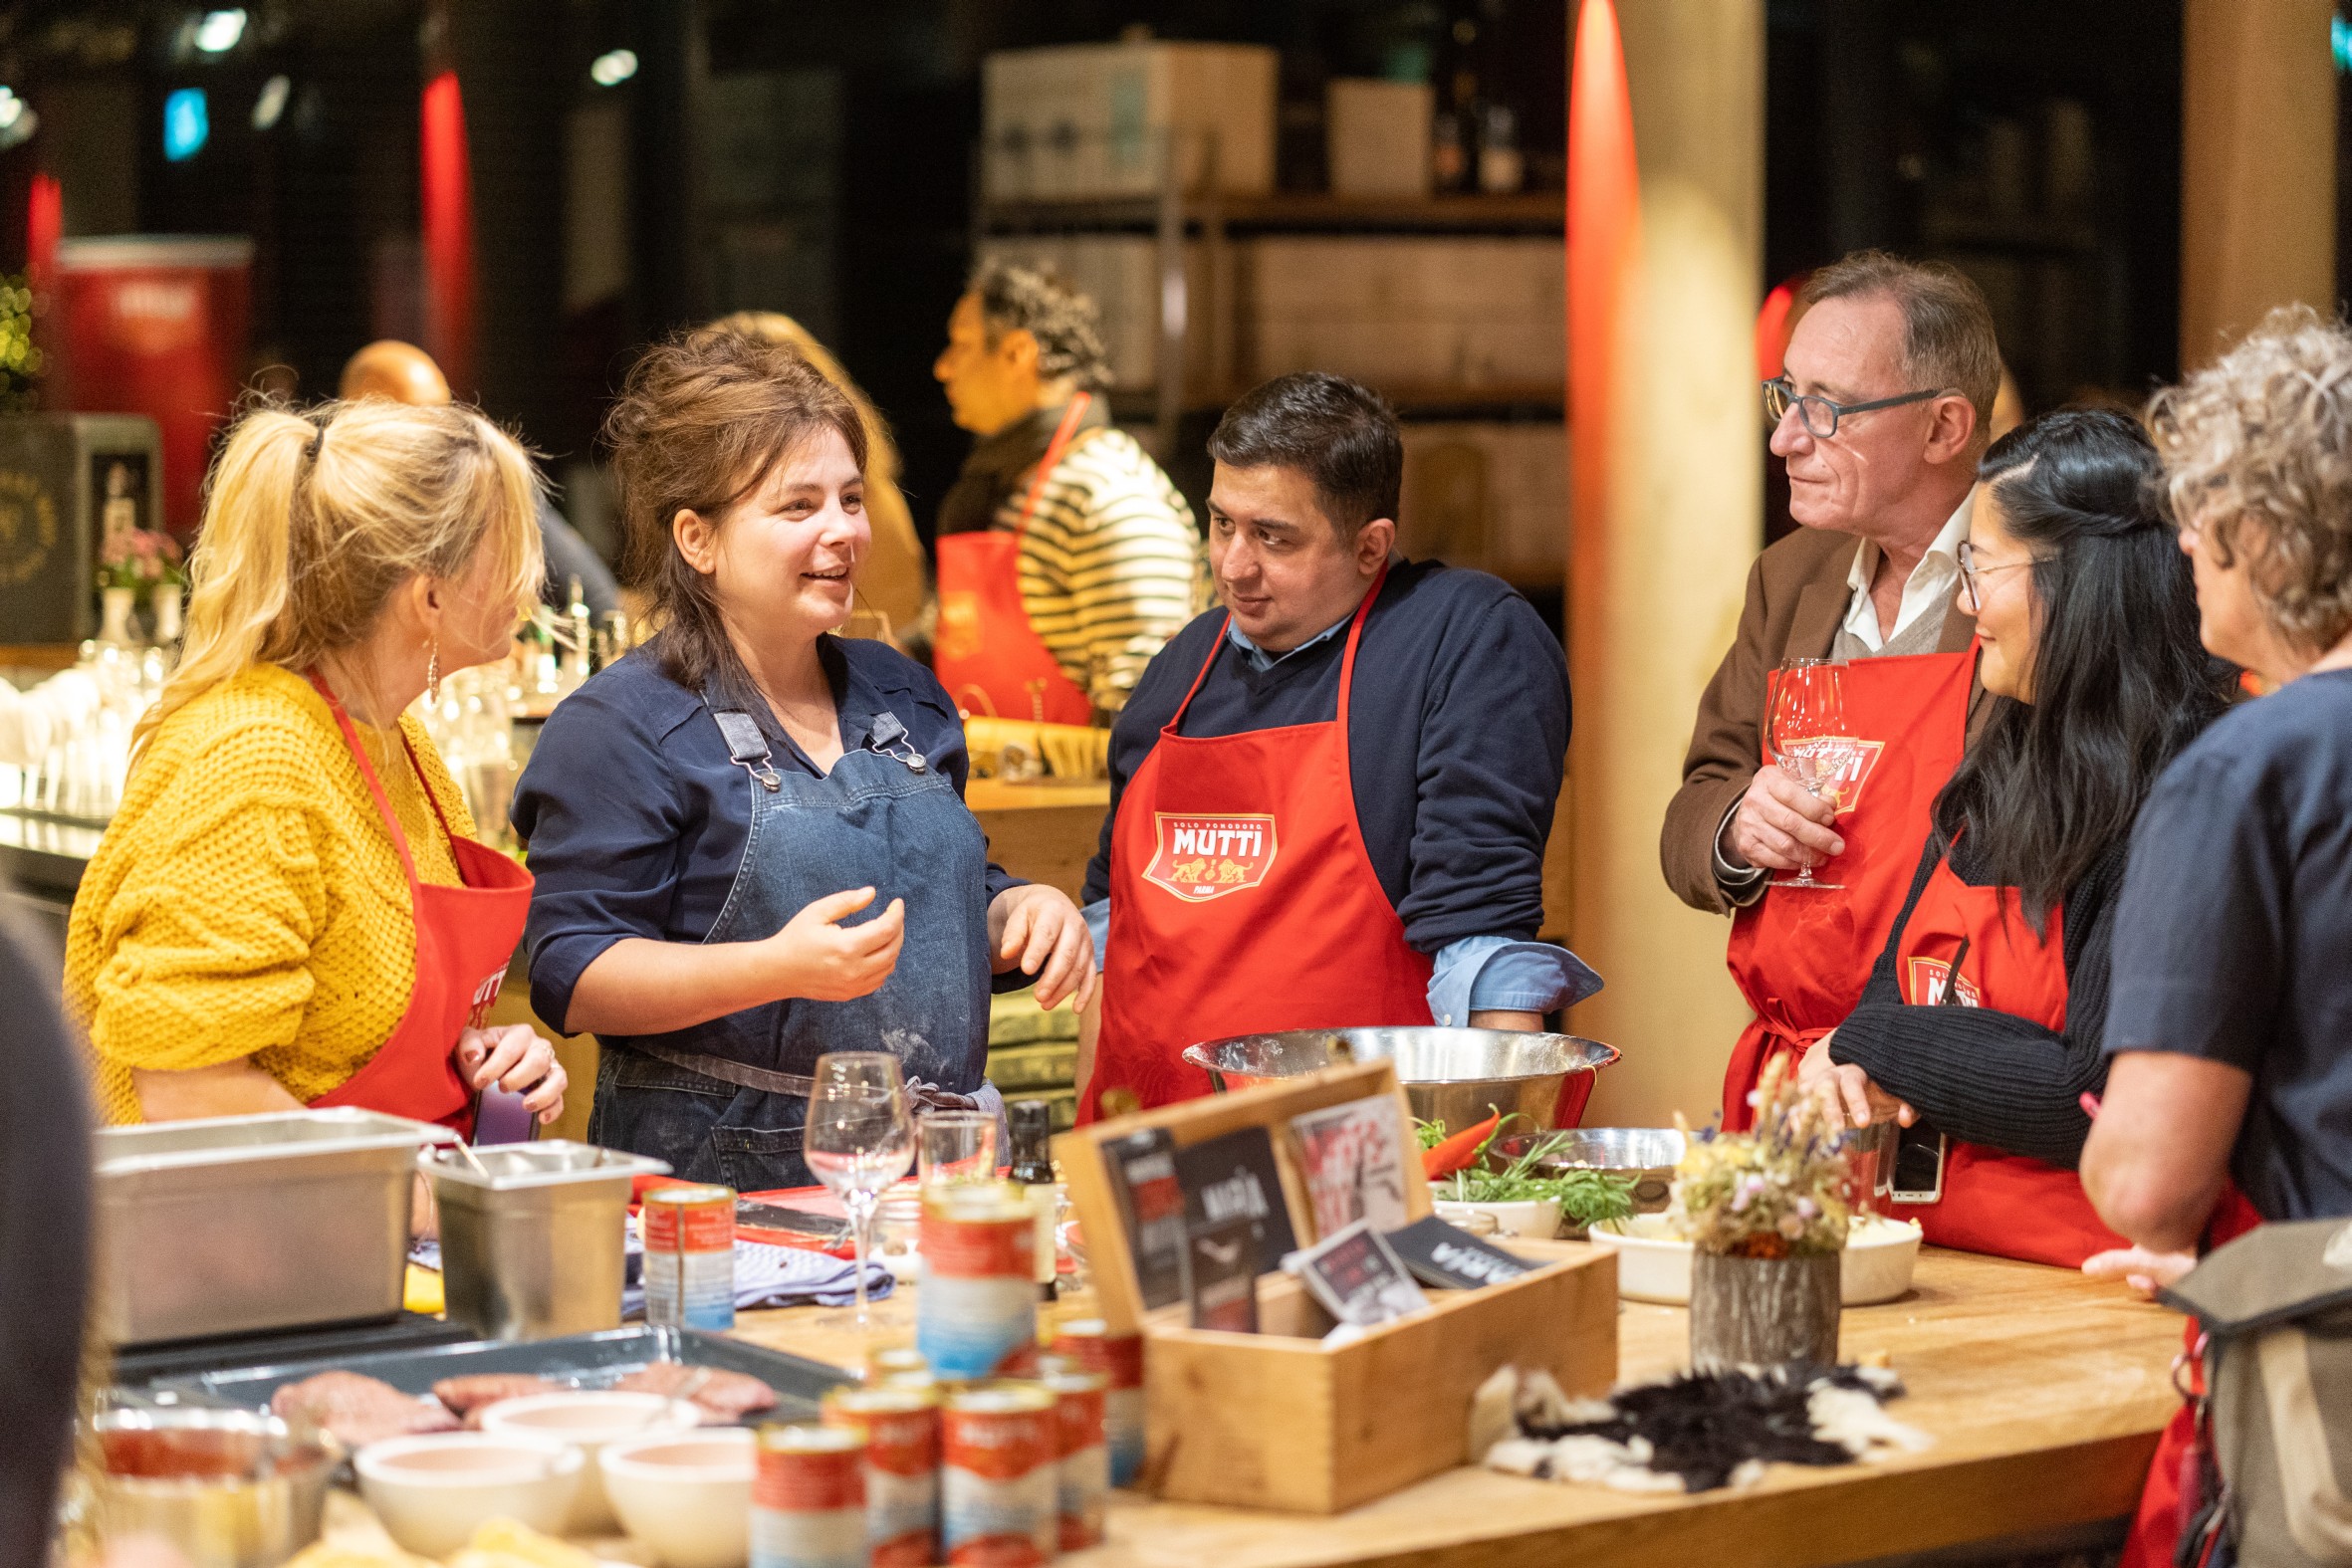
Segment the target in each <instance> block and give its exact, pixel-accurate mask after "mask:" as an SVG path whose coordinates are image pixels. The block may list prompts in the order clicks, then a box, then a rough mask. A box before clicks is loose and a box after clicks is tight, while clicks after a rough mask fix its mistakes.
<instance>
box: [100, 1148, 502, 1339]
mask: <svg viewBox="0 0 2352 1568" xmlns="http://www.w3.org/2000/svg"><path fill="white" fill-rule="evenodd" d="M456 1136H457V1135H456V1134H455V1133H452V1132H450V1131H449V1129H447V1128H445V1127H435V1126H433V1125H431V1124H430V1123H428V1122H416V1121H409V1120H408V1119H406V1118H405V1117H399V1116H384V1115H380V1114H378V1113H376V1112H374V1111H362V1110H355V1109H339V1110H325V1111H286V1112H282V1113H277V1114H273V1115H267V1116H223V1117H212V1118H207V1119H205V1120H201V1121H186V1122H156V1123H151V1124H148V1125H144V1126H136V1127H107V1128H102V1129H100V1131H99V1132H98V1134H97V1136H96V1138H95V1140H94V1143H95V1168H96V1176H97V1193H98V1244H99V1257H98V1265H97V1269H96V1281H97V1287H98V1292H99V1307H98V1321H99V1328H100V1331H101V1332H102V1333H104V1334H105V1335H106V1336H107V1337H108V1338H109V1339H110V1340H112V1341H114V1342H115V1343H117V1344H125V1345H126V1344H145V1343H150V1342H152V1341H156V1340H166V1339H187V1338H194V1337H196V1336H199V1335H209V1334H245V1333H256V1332H260V1331H262V1330H266V1329H273V1328H288V1327H292V1326H295V1325H297V1324H304V1323H335V1322H343V1321H347V1320H351V1319H356V1318H367V1317H384V1316H388V1315H390V1314H391V1313H394V1312H397V1311H399V1310H400V1295H401V1284H402V1282H403V1269H404V1267H405V1263H406V1258H407V1252H408V1210H409V1200H410V1197H411V1195H412V1194H413V1192H414V1191H415V1181H414V1177H413V1174H412V1173H413V1172H414V1170H415V1165H416V1152H417V1150H418V1149H419V1148H421V1147H423V1146H425V1145H427V1144H431V1143H441V1142H450V1141H454V1139H455V1138H456Z"/></svg>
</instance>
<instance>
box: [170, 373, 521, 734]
mask: <svg viewBox="0 0 2352 1568" xmlns="http://www.w3.org/2000/svg"><path fill="white" fill-rule="evenodd" d="M539 501H540V480H539V474H538V471H537V470H536V469H534V468H533V467H532V464H531V459H530V457H529V456H528V455H527V454H526V453H525V452H524V451H523V449H522V447H521V446H519V445H518V444H516V442H515V439H514V438H513V437H512V436H510V435H508V434H507V433H506V432H505V431H503V430H500V429H499V428H498V427H497V426H496V425H494V424H492V423H490V421H489V420H487V419H485V418H483V417H482V416H481V415H480V414H479V413H477V412H475V411H473V410H472V409H468V408H458V407H437V408H436V407H421V408H419V407H409V406H406V405H404V404H399V403H393V402H389V401H386V400H384V399H382V398H368V399H366V400H364V401H361V402H356V403H323V404H320V405H319V406H318V407H316V408H313V409H310V410H308V411H307V412H305V413H299V414H298V413H291V412H288V411H287V410H285V409H283V408H275V407H265V408H259V409H256V410H254V411H253V412H251V413H249V414H246V415H245V416H244V417H243V418H242V419H240V420H239V421H238V422H237V424H236V426H235V428H233V429H232V430H231V431H230V432H229V438H228V441H227V442H226V443H225V444H224V445H223V447H222V448H221V453H220V456H219V458H218V459H217V460H216V461H215V462H214V464H213V468H212V473H211V475H210V476H209V478H208V479H207V480H206V488H205V497H204V516H203V522H202V524H201V526H200V532H199V533H198V534H197V536H196V549H195V552H194V554H193V555H192V556H191V557H190V558H189V562H188V576H189V580H190V582H191V584H192V586H191V589H190V592H189V595H188V620H187V637H186V640H185V642H183V643H182V645H181V653H180V660H179V664H178V667H177V668H175V669H174V670H173V671H172V673H171V676H170V678H169V679H167V680H166V681H165V682H164V683H163V690H162V693H161V695H160V696H159V697H158V698H157V699H156V702H155V705H154V706H153V707H152V708H150V709H148V710H147V712H146V713H145V715H144V716H142V717H141V718H140V720H139V722H138V724H137V726H136V728H134V729H133V730H132V732H131V758H132V760H133V762H134V763H135V762H136V760H137V758H138V756H139V754H140V753H141V752H142V751H143V750H144V748H145V746H146V743H147V742H148V740H149V739H151V738H152V737H153V735H154V733H155V731H156V729H157V727H159V726H160V725H161V724H162V723H163V722H164V721H165V720H166V719H168V718H170V716H171V715H172V714H173V713H175V712H177V711H178V710H179V709H181V708H183V707H185V706H187V704H189V703H190V702H193V701H194V700H195V699H197V698H198V697H201V696H202V695H203V694H204V693H206V692H208V691H210V690H212V688H214V687H215V686H218V685H220V684H221V683H222V682H223V681H226V680H229V679H231V678H232V677H234V676H236V675H238V674H239V673H241V672H242V671H244V670H245V669H247V668H248V667H250V666H252V665H254V664H258V663H271V664H278V665H283V666H284V667H286V668H287V669H290V670H296V671H302V670H307V669H309V668H310V667H311V666H312V665H313V664H315V663H317V662H318V660H319V657H320V655H322V654H325V653H330V652H334V651H337V650H339V649H343V648H348V647H351V646H352V645H353V644H355V643H357V642H358V641H359V640H360V639H361V638H363V637H364V636H365V635H366V634H367V632H368V629H369V628H370V627H371V626H372V625H373V624H374V622H375V618H376V616H377V615H378V614H379V613H380V612H381V611H382V609H383V606H384V603H385V601H386V600H387V599H389V598H390V597H391V595H392V592H393V590H394V589H395V588H397V587H398V586H399V585H400V584H401V583H403V582H405V581H407V580H408V579H410V578H411V577H415V576H418V575H424V576H432V577H442V578H454V577H457V576H459V575H461V574H463V573H464V571H465V570H466V569H467V568H468V567H469V566H470V565H471V564H472V562H473V560H474V554H475V552H476V551H477V550H478V549H479V548H480V547H481V546H482V544H483V542H484V541H485V540H489V541H492V542H494V548H495V550H496V560H497V561H498V564H499V568H500V578H501V580H502V582H504V583H505V584H507V585H508V586H509V587H511V589H512V591H513V594H514V599H515V616H516V619H517V620H518V621H520V620H521V619H522V618H523V617H524V616H526V615H528V614H529V613H530V609H531V606H532V605H533V604H534V603H536V602H537V600H538V597H539V586H540V582H541V580H542V578H543V577H544V576H545V575H546V565H545V562H544V560H543V558H542V555H541V547H540V538H539Z"/></svg>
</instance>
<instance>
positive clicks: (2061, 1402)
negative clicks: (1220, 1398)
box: [737, 1247, 2181, 1568]
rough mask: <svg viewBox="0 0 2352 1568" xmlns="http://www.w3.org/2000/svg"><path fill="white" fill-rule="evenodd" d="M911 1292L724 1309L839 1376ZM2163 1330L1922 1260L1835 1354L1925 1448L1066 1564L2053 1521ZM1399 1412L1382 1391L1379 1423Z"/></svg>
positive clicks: (1162, 1538) (1200, 1534)
mask: <svg viewBox="0 0 2352 1568" xmlns="http://www.w3.org/2000/svg"><path fill="white" fill-rule="evenodd" d="M913 1297H914V1292H913V1291H911V1290H905V1289H902V1290H900V1291H898V1292H896V1293H895V1294H894V1295H893V1296H892V1297H891V1298H890V1299H889V1300H887V1301H882V1302H877V1303H875V1305H874V1309H873V1313H874V1323H875V1326H874V1331H873V1332H872V1333H871V1334H869V1335H860V1334H858V1333H857V1331H856V1329H855V1327H854V1323H853V1320H852V1314H851V1313H850V1312H849V1311H848V1310H846V1309H842V1310H831V1309H814V1308H802V1309H797V1310H792V1311H784V1312H754V1313H746V1314H744V1315H743V1317H742V1318H741V1319H739V1321H738V1326H737V1332H738V1333H739V1334H741V1335H742V1336H743V1337H744V1338H746V1339H749V1340H753V1341H755V1342H757V1343H759V1344H763V1345H769V1346H773V1347H774V1348H776V1349H779V1350H787V1351H791V1352H793V1353H795V1354H797V1355H803V1356H808V1357H811V1358H813V1359H816V1360H821V1361H830V1362H832V1363H834V1364H836V1365H841V1366H855V1365H858V1364H859V1363H860V1362H861V1361H862V1359H863V1354H864V1349H865V1346H866V1344H867V1343H868V1342H872V1343H882V1344H887V1343H896V1342H903V1341H905V1340H907V1339H910V1338H911V1337H912V1334H913V1324H914V1313H913ZM1688 1324H1689V1316H1688V1314H1687V1313H1686V1312H1685V1311H1684V1310H1683V1309H1681V1308H1679V1307H1659V1306H1645V1305H1641V1304H1639V1303H1635V1302H1626V1303H1623V1305H1622V1315H1621V1316H1620V1318H1619V1320H1618V1347H1619V1348H1618V1363H1619V1371H1620V1375H1621V1376H1622V1377H1623V1378H1626V1379H1640V1378H1647V1377H1654V1376H1657V1375H1660V1374H1662V1373H1666V1372H1671V1371H1674V1370H1677V1369H1679V1368H1681V1367H1682V1366H1684V1365H1685V1364H1686V1363H1687V1359H1688V1332H1689V1330H1688ZM2180 1344H2181V1320H2180V1319H2179V1318H2178V1317H2177V1316H2175V1315H2174V1314H2172V1313H2171V1312H2169V1311H2166V1310H2165V1309H2163V1308H2161V1307H2157V1306H2154V1305H2151V1304H2149V1303H2146V1302H2142V1301H2139V1300H2137V1299H2136V1298H2134V1297H2132V1296H2131V1295H2130V1294H2129V1293H2128V1292H2126V1291H2125V1290H2124V1289H2123V1288H2122V1287H2120V1286H2117V1285H2110V1284H2104V1283H2100V1282H2097V1281H2092V1280H2087V1279H2084V1278H2082V1277H2081V1276H2079V1275H2077V1274H2072V1273H2068V1272H2066V1271H2064V1270H2061V1269H2054V1268H2043V1267H2037V1266H2035V1265H2033V1264H2029V1263H2014V1262H2009V1261H2006V1260H2003V1259H1999V1258H1986V1257H1976V1256H1971V1255H1969V1254H1966V1253H1959V1252H1946V1251H1941V1250H1938V1249H1936V1248H1932V1247H1931V1248H1929V1249H1927V1250H1926V1251H1925V1252H1923V1253H1922V1255H1921V1258H1920V1263H1919V1272H1918V1275H1917V1281H1916V1288H1915V1289H1914V1290H1913V1291H1912V1293H1911V1294H1910V1295H1908V1296H1906V1297H1905V1298H1904V1299H1902V1300H1901V1301H1897V1302H1893V1303H1890V1304H1888V1305H1886V1306H1875V1307H1855V1308H1848V1309H1847V1311H1846V1314H1845V1323H1844V1339H1843V1351H1844V1354H1845V1356H1846V1357H1847V1358H1848V1359H1853V1360H1858V1359H1864V1358H1875V1357H1878V1356H1880V1355H1883V1356H1884V1357H1886V1359H1887V1360H1888V1361H1889V1362H1890V1363H1891V1364H1892V1365H1893V1367H1894V1368H1895V1370H1896V1371H1897V1372H1899V1373H1900V1374H1902V1377H1903V1379H1904V1382H1905V1383H1906V1385H1907V1386H1908V1388H1909V1395H1908V1397H1906V1398H1905V1399H1902V1400H1900V1401H1897V1402H1896V1403H1895V1405H1894V1406H1893V1407H1892V1414H1893V1415H1895V1416H1896V1417H1897V1418H1899V1419H1900V1420H1902V1421H1905V1422H1907V1423H1909V1424H1910V1425H1912V1426H1914V1427H1917V1428H1919V1429H1921V1430H1922V1431H1925V1432H1926V1433H1928V1434H1929V1435H1930V1436H1932V1437H1933V1438H1934V1439H1935V1440H1936V1441H1935V1446H1934V1447H1933V1448H1931V1449H1929V1450H1928V1451H1926V1452H1925V1453H1922V1454H1918V1455H1913V1456H1904V1457H1901V1458H1896V1459H1892V1460H1889V1461H1886V1462H1884V1463H1878V1464H1867V1465H1864V1464H1854V1465H1846V1466H1841V1467H1839V1468H1835V1469H1821V1470H1813V1469H1801V1468H1796V1467H1793V1466H1788V1465H1775V1466H1774V1467H1773V1468H1772V1470H1771V1471H1770V1472H1769V1473H1768V1474H1767V1475H1766V1476H1765V1478H1764V1480H1763V1481H1762V1482H1760V1483H1759V1484H1757V1485H1756V1486H1754V1487H1751V1488H1748V1489H1746V1490H1738V1491H1734V1490H1725V1491H1717V1492H1709V1493H1704V1494H1702V1495H1699V1496H1679V1495H1675V1496H1664V1497H1661V1496H1657V1495H1635V1494H1629V1493H1622V1492H1613V1491H1608V1490H1605V1489H1602V1488H1599V1487H1591V1486H1576V1485H1560V1484H1556V1483H1551V1482H1542V1481H1531V1480H1525V1479H1521V1478H1519V1477H1516V1476H1509V1475H1499V1474H1495V1473H1492V1472H1490V1471H1486V1470H1482V1469H1475V1468H1463V1469H1458V1470H1453V1471H1449V1472H1448V1473H1446V1474H1444V1475H1439V1476H1435V1477H1433V1478H1431V1479H1429V1480H1427V1481H1423V1482H1421V1483H1419V1484H1417V1485H1414V1486H1409V1487H1407V1488H1405V1489H1404V1490H1402V1491H1399V1492H1394V1493H1392V1494H1390V1495H1389V1496H1386V1497H1383V1498H1381V1499H1379V1500H1378V1501H1375V1502H1371V1503H1367V1504H1365V1505H1364V1506H1362V1507H1360V1508H1356V1509H1354V1510H1352V1511H1350V1512H1347V1513H1342V1514H1337V1515H1333V1516H1329V1517H1319V1516H1309V1515H1296V1514H1275V1513H1259V1512H1249V1511H1244V1510H1241V1509H1234V1508H1212V1507H1202V1506H1198V1505H1193V1504H1177V1503H1164V1502H1154V1501H1151V1500H1149V1499H1144V1498H1136V1497H1132V1496H1129V1495H1127V1494H1124V1493H1118V1494H1114V1497H1113V1502H1112V1507H1111V1512H1110V1540H1109V1543H1108V1544H1107V1545H1104V1546H1102V1547H1099V1548H1096V1549H1095V1550H1093V1551H1090V1552H1084V1553H1078V1554H1073V1555H1072V1556H1070V1557H1068V1558H1066V1559H1064V1560H1065V1561H1068V1562H1070V1563H1072V1564H1076V1565H1082V1568H1193V1565H1197V1564H1203V1563H1214V1564H1217V1565H1219V1568H1309V1565H1312V1568H1322V1565H1336V1564H1349V1565H1374V1564H1377V1565H1394V1568H1503V1565H1506V1564H1510V1565H1520V1564H1527V1563H1533V1562H1555V1561H1556V1562H1567V1561H1571V1560H1581V1561H1585V1562H1590V1563H1593V1564H1597V1565H1605V1568H1646V1565H1650V1564H1656V1565H1659V1568H1687V1565H1688V1564H1690V1563H1692V1562H1694V1561H1705V1560H1706V1559H1707V1557H1708V1556H1709V1555H1710V1554H1712V1555H1714V1556H1717V1557H1719V1558H1720V1557H1722V1556H1723V1554H1724V1553H1725V1552H1726V1550H1727V1549H1728V1548H1733V1547H1734V1546H1735V1544H1736V1547H1737V1550H1736V1553H1735V1560H1737V1561H1738V1562H1739V1563H1740V1564H1742V1565H1743V1568H1815V1565H1827V1564H1834V1563H1846V1562H1855V1561H1860V1560H1863V1559H1867V1558H1875V1557H1887V1556H1893V1555H1896V1554H1899V1553H1906V1552H1922V1551H1932V1550H1936V1549H1938V1548H1942V1547H1947V1546H1953V1545H1958V1544H1962V1543H1965V1542H1971V1541H1986V1540H1994V1539H1999V1538H2001V1537H2005V1536H2011V1535H2019V1534H2026V1533H2032V1532H2039V1531H2046V1530H2056V1529H2061V1528H2064V1527H2067V1526H2071V1525H2080V1524H2085V1523H2091V1522H2094V1521H2098V1520H2102V1519H2112V1518H2116V1517H2118V1516H2121V1515H2123V1514H2126V1513H2129V1512H2130V1511H2131V1509H2132V1508H2133V1506H2134V1505H2135V1504H2136V1502H2137V1501H2138V1498H2139V1493H2140V1485H2141V1481H2142V1479H2143V1478H2144V1476H2145V1474H2146V1471H2147V1467H2148V1459H2149V1456H2150V1455H2151V1454H2152V1453H2153V1452H2154V1448H2155V1442H2156V1434H2157V1432H2158V1431H2159V1430H2160V1429H2161V1428H2162V1427H2163V1425H2164V1424H2165V1422H2166V1421H2168V1420H2169V1419H2171V1416H2172V1413H2173V1411H2174V1409H2175V1408H2176V1407H2177V1405H2178V1403H2179V1401H2178V1399H2177V1397H2176V1396H2175V1395H2174V1393H2173V1390H2172V1384H2171V1376H2170V1369H2171V1364H2172V1358H2173V1354H2174V1352H2175V1351H2177V1350H2178V1349H2179V1348H2180ZM1393 1419H1395V1420H1397V1421H1411V1420H1412V1419H1414V1411H1413V1406H1412V1399H1411V1393H1410V1391H1409V1390H1399V1391H1398V1397H1397V1403H1396V1408H1395V1411H1394V1418H1393Z"/></svg>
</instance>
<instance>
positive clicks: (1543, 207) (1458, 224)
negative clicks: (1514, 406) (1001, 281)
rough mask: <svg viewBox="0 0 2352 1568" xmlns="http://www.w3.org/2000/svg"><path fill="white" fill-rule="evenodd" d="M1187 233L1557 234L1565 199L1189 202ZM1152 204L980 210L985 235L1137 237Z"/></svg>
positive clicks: (1155, 205)
mask: <svg viewBox="0 0 2352 1568" xmlns="http://www.w3.org/2000/svg"><path fill="white" fill-rule="evenodd" d="M1182 207H1183V215H1184V219H1185V222H1186V224H1187V225H1188V226H1198V225H1200V224H1203V223H1206V222H1212V221H1213V222H1217V223H1220V224H1222V225H1223V226H1224V227H1225V228H1227V229H1228V230H1232V231H1234V232H1257V233H1284V232H1292V233H1299V232H1304V233H1326V232H1327V233H1355V234H1559V233H1563V232H1564V231H1565V225H1566V222H1567V198H1566V197H1565V196H1563V195H1562V194H1560V193H1559V192H1558V191H1530V192H1527V193H1524V194H1521V195H1516V196H1423V197H1362V196H1327V195H1311V194H1299V195H1275V196H1188V197H1186V198H1185V199H1184V201H1183V204H1182ZM1159 216H1160V204H1159V199H1158V198H1157V197H1155V196H1134V197H1122V198H1112V199H1107V200H1090V201H999V202H988V203H985V204H984V205H983V207H982V208H981V213H980V226H981V229H982V231H983V232H985V233H990V234H999V233H1031V232H1035V231H1038V230H1067V229H1135V230H1146V229H1151V228H1153V227H1155V226H1156V225H1157V224H1158V222H1159Z"/></svg>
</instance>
